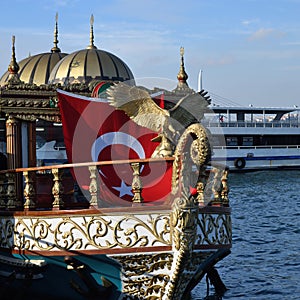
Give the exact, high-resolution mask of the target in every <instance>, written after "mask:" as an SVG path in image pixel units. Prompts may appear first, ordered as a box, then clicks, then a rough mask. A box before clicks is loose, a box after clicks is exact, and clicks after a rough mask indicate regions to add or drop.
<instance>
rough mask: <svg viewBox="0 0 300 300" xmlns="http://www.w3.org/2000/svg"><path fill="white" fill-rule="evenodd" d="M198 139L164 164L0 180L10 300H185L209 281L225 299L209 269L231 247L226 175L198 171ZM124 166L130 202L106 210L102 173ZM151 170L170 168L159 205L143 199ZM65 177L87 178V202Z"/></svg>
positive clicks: (59, 168) (137, 162)
mask: <svg viewBox="0 0 300 300" xmlns="http://www.w3.org/2000/svg"><path fill="white" fill-rule="evenodd" d="M202 130H203V128H202V127H201V126H200V124H193V125H191V126H190V127H188V128H187V129H186V130H185V131H184V133H183V134H182V136H181V137H180V139H179V143H178V145H177V147H176V150H175V154H174V156H173V157H170V158H145V159H128V160H127V161H126V160H121V161H118V160H116V161H101V162H86V163H77V164H63V165H52V166H44V167H31V168H16V169H9V170H5V171H1V172H0V173H1V181H0V191H1V193H0V197H1V198H0V207H1V221H0V230H1V253H2V254H1V256H0V260H1V270H0V276H1V284H2V286H1V287H2V290H3V289H4V287H5V291H6V293H8V295H10V296H11V293H12V292H13V291H15V290H12V291H11V290H9V287H14V288H15V286H18V287H19V290H18V291H22V295H23V294H26V295H28V297H31V298H30V299H32V297H34V296H35V295H36V296H41V295H42V296H43V297H44V296H49V297H51V296H52V297H55V299H58V295H59V298H60V299H90V298H92V299H119V298H120V297H121V296H123V297H124V298H125V299H126V298H128V299H131V298H133V299H185V295H187V294H188V293H189V292H190V291H191V290H192V289H193V287H195V285H196V284H197V283H198V282H199V280H201V278H202V277H203V276H204V274H209V275H210V276H211V278H212V280H213V282H214V283H215V287H216V290H217V291H218V292H224V286H223V285H222V283H221V281H220V280H216V278H217V277H218V276H217V275H216V274H215V273H216V270H215V269H214V265H215V264H216V263H217V262H218V261H219V260H220V259H222V258H223V257H225V256H226V255H228V254H229V252H230V248H231V220H230V208H229V201H228V186H227V173H228V170H227V169H226V168H222V167H221V166H216V165H215V166H211V165H209V163H208V162H207V163H206V162H205V163H203V162H202V160H201V155H203V143H206V142H207V141H205V140H203V132H202ZM189 136H192V137H193V138H192V139H191V140H189V139H188V137H189ZM199 161H200V162H201V163H200V164H199ZM128 164H129V165H130V166H131V168H132V191H133V194H134V195H133V197H132V202H128V203H127V202H126V205H124V203H122V204H119V205H115V206H114V207H112V206H111V205H109V206H108V205H107V203H106V201H105V199H99V192H100V185H101V183H100V182H99V181H100V179H99V172H98V168H99V167H101V166H103V165H106V166H107V165H117V166H123V165H128ZM148 164H152V166H153V167H155V165H157V166H161V165H162V164H166V165H167V164H171V165H172V167H171V168H172V188H171V193H170V194H169V195H168V196H166V197H165V198H164V199H162V201H158V202H147V201H144V200H143V197H142V183H141V180H142V179H141V176H140V174H141V166H146V165H148ZM192 164H193V166H192ZM195 166H197V169H196V171H195ZM70 169H72V170H73V172H74V173H76V171H74V170H75V169H81V170H83V169H86V170H88V172H89V176H88V177H89V185H88V193H87V195H84V194H83V193H82V194H80V192H78V190H77V193H76V189H74V186H75V181H74V180H73V177H72V175H70V174H71V172H67V170H70ZM125 169H126V168H125ZM51 181H52V183H51ZM45 182H47V184H45ZM70 186H71V189H72V191H71V192H70ZM191 186H193V187H194V190H191V189H190V187H191ZM47 189H48V190H47ZM145 200H147V199H145ZM212 274H214V275H212ZM216 282H217V283H216ZM5 291H4V292H3V291H2V292H3V295H5ZM58 291H59V292H58ZM57 293H58V295H57ZM22 299H23V298H22Z"/></svg>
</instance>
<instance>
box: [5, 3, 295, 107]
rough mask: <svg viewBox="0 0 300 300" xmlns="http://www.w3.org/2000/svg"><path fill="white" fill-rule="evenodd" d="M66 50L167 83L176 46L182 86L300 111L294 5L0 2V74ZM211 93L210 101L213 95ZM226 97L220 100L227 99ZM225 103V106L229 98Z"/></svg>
mask: <svg viewBox="0 0 300 300" xmlns="http://www.w3.org/2000/svg"><path fill="white" fill-rule="evenodd" d="M56 12H58V14H59V21H58V23H59V47H60V48H61V50H62V52H66V53H71V52H74V51H77V50H80V49H83V48H85V47H86V46H87V45H88V44H89V30H90V28H89V26H90V25H89V24H90V23H89V20H90V16H91V14H93V15H94V18H95V23H94V34H95V45H96V46H97V47H98V48H99V49H103V50H106V51H109V52H111V53H114V54H116V55H117V56H119V57H120V58H121V59H122V60H124V61H125V62H126V63H127V64H128V66H129V67H130V69H131V70H132V72H133V74H134V76H135V77H136V78H141V77H156V78H167V79H171V80H174V82H175V83H176V76H177V73H178V71H179V63H180V55H179V49H180V47H181V46H183V47H184V48H185V67H186V71H187V73H188V75H189V79H188V83H189V85H190V86H191V87H192V88H194V89H197V82H198V73H199V70H200V69H201V70H202V71H203V87H204V88H205V89H206V90H208V91H209V92H210V93H211V94H212V98H213V99H214V97H215V99H216V100H217V99H219V97H218V96H221V97H224V98H225V99H228V100H230V101H233V102H235V103H238V104H241V105H249V104H253V105H260V106H293V105H298V106H300V98H299V95H300V84H299V81H300V18H299V13H300V0H272V1H270V0H235V1H234V0H205V1H204V0H197V1H196V0H194V1H192V0H186V1H178V0H166V1H164V0H160V1H158V0H151V1H148V0H147V1H146V0H110V1H99V0H95V1H93V0H86V1H79V0H70V1H69V0H52V1H45V0H39V1H33V0H27V1H25V0H11V1H5V2H4V3H1V11H0V73H1V74H2V73H4V72H5V71H6V70H7V66H8V64H9V61H10V57H11V36H12V35H15V36H16V55H17V60H21V59H23V58H25V57H27V56H28V55H29V54H31V55H34V54H38V53H41V52H48V51H50V49H51V48H52V46H53V30H54V24H55V14H56ZM214 95H215V96H214ZM226 101H227V100H225V102H226ZM228 102H229V101H228Z"/></svg>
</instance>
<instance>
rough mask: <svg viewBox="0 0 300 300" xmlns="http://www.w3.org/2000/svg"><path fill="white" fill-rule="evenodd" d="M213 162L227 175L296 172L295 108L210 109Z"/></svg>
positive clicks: (299, 162)
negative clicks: (222, 165)
mask: <svg viewBox="0 0 300 300" xmlns="http://www.w3.org/2000/svg"><path fill="white" fill-rule="evenodd" d="M210 109H211V111H210V112H209V113H208V114H207V115H206V118H205V121H204V122H205V125H206V126H207V127H208V128H209V130H210V132H211V133H212V135H213V139H214V141H213V143H214V150H213V151H214V154H213V159H214V160H215V161H222V162H224V163H226V164H227V165H228V167H229V168H230V170H231V171H254V170H265V169H299V168H300V128H299V125H300V124H299V109H298V108H297V107H278V108H277V107H276V108H275V107H253V106H249V107H242V106H231V107H229V106H218V105H213V106H210Z"/></svg>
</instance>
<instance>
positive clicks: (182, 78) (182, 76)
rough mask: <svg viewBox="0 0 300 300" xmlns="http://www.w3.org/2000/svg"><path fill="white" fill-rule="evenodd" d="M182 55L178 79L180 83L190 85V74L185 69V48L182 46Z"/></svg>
mask: <svg viewBox="0 0 300 300" xmlns="http://www.w3.org/2000/svg"><path fill="white" fill-rule="evenodd" d="M180 56H181V64H180V70H179V73H178V75H177V79H178V85H188V84H187V82H186V81H187V79H188V75H187V74H186V72H185V69H184V58H183V56H184V48H183V47H180Z"/></svg>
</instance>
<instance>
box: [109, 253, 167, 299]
mask: <svg viewBox="0 0 300 300" xmlns="http://www.w3.org/2000/svg"><path fill="white" fill-rule="evenodd" d="M113 258H114V259H115V260H117V261H119V262H120V264H121V265H122V269H123V272H122V274H123V278H122V281H123V293H124V294H126V295H129V297H130V298H129V299H153V300H156V299H157V300H158V299H162V296H163V295H164V293H165V287H166V285H167V283H168V281H169V280H170V271H171V266H172V262H173V255H172V254H171V253H154V254H151V255H147V254H145V255H143V254H140V255H130V256H129V255H125V256H114V257H113Z"/></svg>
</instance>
